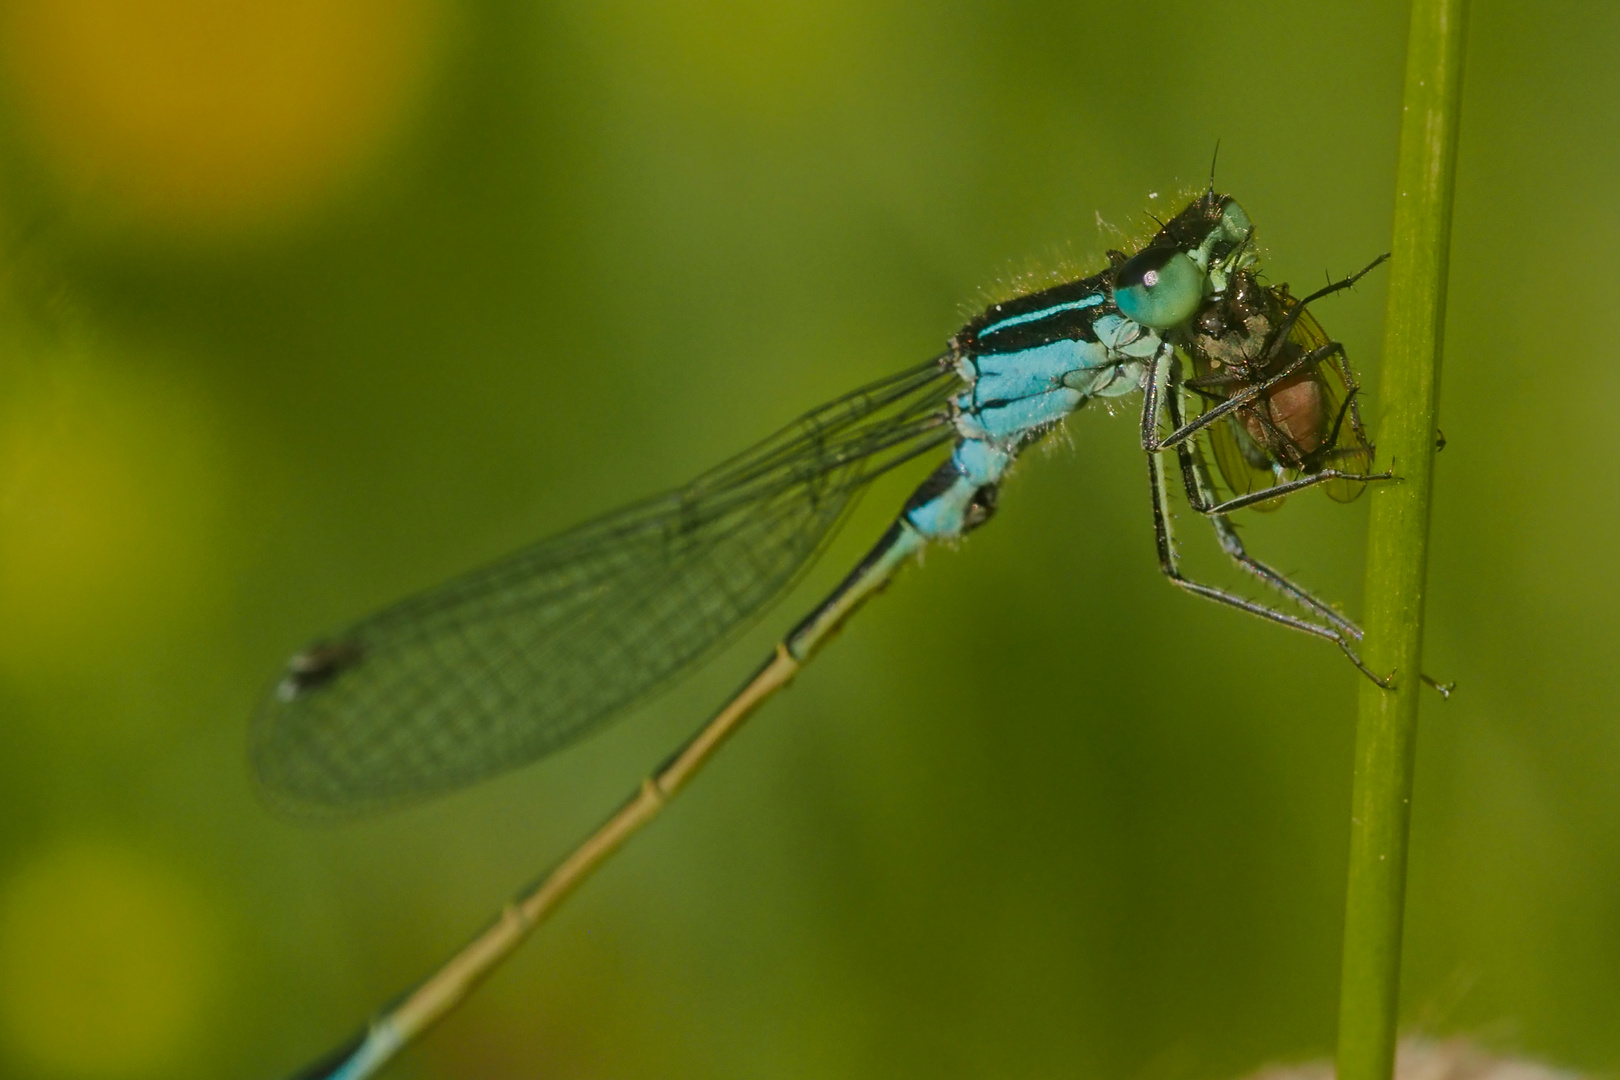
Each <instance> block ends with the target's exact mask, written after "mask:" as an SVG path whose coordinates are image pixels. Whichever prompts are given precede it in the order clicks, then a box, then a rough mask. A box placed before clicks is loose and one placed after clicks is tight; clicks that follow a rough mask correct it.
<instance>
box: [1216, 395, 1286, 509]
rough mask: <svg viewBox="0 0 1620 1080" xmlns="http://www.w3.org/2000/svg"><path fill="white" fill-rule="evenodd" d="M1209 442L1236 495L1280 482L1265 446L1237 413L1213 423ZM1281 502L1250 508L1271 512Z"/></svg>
mask: <svg viewBox="0 0 1620 1080" xmlns="http://www.w3.org/2000/svg"><path fill="white" fill-rule="evenodd" d="M1212 404H1213V403H1212ZM1209 441H1210V445H1211V448H1212V449H1213V450H1214V451H1215V465H1216V467H1217V468H1218V469H1220V472H1221V479H1222V480H1225V481H1226V486H1227V487H1228V488H1230V489H1231V491H1232V495H1233V496H1234V497H1236V496H1239V495H1247V494H1249V493H1250V492H1253V491H1264V490H1265V489H1266V488H1268V487H1271V486H1272V485H1274V484H1276V483H1277V474H1276V473H1275V472H1273V471H1272V469H1271V465H1270V458H1269V457H1268V456H1267V455H1266V451H1265V449H1264V448H1263V447H1261V446H1260V444H1259V443H1257V442H1255V441H1254V439H1253V438H1251V437H1250V435H1249V433H1248V432H1247V431H1246V430H1244V428H1243V421H1242V420H1239V419H1238V418H1237V416H1235V415H1234V416H1228V417H1227V418H1226V419H1224V420H1217V421H1216V422H1215V423H1213V424H1211V425H1210V432H1209ZM1281 505H1282V500H1281V499H1267V500H1266V501H1264V502H1259V503H1255V504H1253V505H1252V506H1250V507H1249V509H1250V510H1260V511H1264V512H1270V511H1272V510H1275V509H1277V508H1278V507H1279V506H1281Z"/></svg>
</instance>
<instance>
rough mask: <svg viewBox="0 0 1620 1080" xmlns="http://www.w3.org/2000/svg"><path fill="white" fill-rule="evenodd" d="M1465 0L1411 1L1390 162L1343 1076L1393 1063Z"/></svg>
mask: <svg viewBox="0 0 1620 1080" xmlns="http://www.w3.org/2000/svg"><path fill="white" fill-rule="evenodd" d="M1466 21H1467V0H1414V2H1413V4H1412V20H1411V28H1410V33H1409V38H1408V43H1407V56H1406V87H1405V92H1404V95H1403V106H1402V117H1401V141H1400V158H1399V162H1398V165H1397V169H1396V187H1395V235H1394V242H1393V244H1392V246H1391V249H1390V250H1391V252H1392V254H1393V256H1394V257H1393V258H1392V260H1391V263H1390V266H1391V269H1390V283H1389V307H1388V311H1387V314H1386V318H1385V327H1384V363H1383V376H1382V379H1381V380H1380V397H1381V401H1382V404H1383V410H1382V413H1383V415H1382V417H1381V419H1380V422H1379V425H1378V427H1377V428H1376V429H1375V430H1376V433H1377V436H1378V449H1379V455H1380V457H1382V458H1383V460H1384V461H1386V462H1387V463H1388V464H1389V466H1390V468H1392V469H1393V470H1394V471H1395V473H1396V475H1398V476H1400V477H1401V478H1402V482H1401V483H1397V484H1386V485H1383V486H1381V487H1378V488H1376V489H1375V490H1374V491H1373V492H1372V498H1373V506H1372V520H1371V525H1370V527H1369V542H1368V551H1367V579H1366V590H1365V597H1366V631H1367V636H1366V643H1365V649H1364V652H1363V656H1364V658H1365V659H1366V661H1367V664H1368V665H1369V666H1370V667H1372V669H1373V670H1375V671H1378V672H1389V673H1392V675H1393V684H1392V688H1391V689H1388V690H1383V689H1379V688H1378V687H1377V686H1374V685H1372V684H1371V683H1365V682H1364V683H1363V684H1362V688H1361V702H1360V712H1359V717H1358V720H1357V725H1356V752H1355V781H1354V790H1353V793H1352V796H1351V829H1350V873H1349V882H1348V888H1347V892H1346V897H1345V925H1344V966H1343V970H1342V975H1341V983H1340V996H1339V1048H1338V1076H1339V1080H1389V1078H1390V1076H1391V1073H1392V1071H1393V1068H1394V1058H1395V1039H1396V1022H1397V1006H1398V998H1399V989H1400V969H1401V919H1402V914H1403V908H1404V906H1405V900H1406V845H1407V824H1408V821H1409V820H1410V815H1411V801H1412V773H1413V758H1414V756H1415V753H1416V748H1417V714H1418V698H1419V695H1420V694H1421V693H1423V684H1422V681H1421V678H1420V672H1421V671H1422V667H1421V664H1422V638H1423V598H1424V576H1425V569H1426V564H1427V559H1428V543H1429V492H1430V487H1431V480H1432V465H1433V459H1434V444H1435V437H1436V426H1435V404H1436V400H1437V396H1438V391H1439V381H1440V380H1439V373H1440V351H1441V337H1442V330H1443V326H1444V321H1445V306H1446V305H1445V300H1446V262H1447V257H1448V252H1449V249H1450V240H1451V202H1452V186H1453V177H1454V174H1455V171H1456V169H1455V166H1456V160H1457V129H1458V120H1459V117H1460V114H1461V108H1460V105H1461V97H1462V69H1463V49H1464V36H1465V27H1466Z"/></svg>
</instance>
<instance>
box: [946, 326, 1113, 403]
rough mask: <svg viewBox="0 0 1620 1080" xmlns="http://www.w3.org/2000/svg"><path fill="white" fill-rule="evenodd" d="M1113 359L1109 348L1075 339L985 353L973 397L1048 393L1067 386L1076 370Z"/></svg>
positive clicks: (988, 398)
mask: <svg viewBox="0 0 1620 1080" xmlns="http://www.w3.org/2000/svg"><path fill="white" fill-rule="evenodd" d="M1111 362H1112V361H1110V359H1109V357H1108V350H1107V349H1105V348H1103V347H1102V346H1101V345H1099V344H1097V343H1096V342H1093V341H1075V340H1072V339H1067V340H1063V341H1054V342H1052V343H1051V344H1049V345H1037V346H1035V347H1034V348H1033V349H1022V350H1020V351H1019V352H1015V353H994V354H990V355H986V356H981V357H979V377H978V379H977V380H976V381H975V382H974V384H973V398H974V401H975V402H980V403H982V402H986V401H1011V400H1015V399H1017V398H1026V397H1030V396H1032V395H1034V394H1044V393H1046V392H1047V391H1048V390H1055V389H1057V388H1058V387H1060V386H1063V385H1065V379H1066V377H1067V376H1069V375H1072V374H1073V373H1074V372H1076V371H1085V370H1088V369H1092V368H1101V367H1107V366H1108V365H1109V364H1110V363H1111Z"/></svg>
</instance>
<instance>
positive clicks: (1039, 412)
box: [957, 387, 1086, 445]
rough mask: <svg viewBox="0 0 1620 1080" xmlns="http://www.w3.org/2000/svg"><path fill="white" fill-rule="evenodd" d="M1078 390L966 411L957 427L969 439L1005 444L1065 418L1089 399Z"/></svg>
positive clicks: (1015, 441)
mask: <svg viewBox="0 0 1620 1080" xmlns="http://www.w3.org/2000/svg"><path fill="white" fill-rule="evenodd" d="M1085 400H1086V398H1085V395H1084V394H1082V393H1080V391H1078V390H1070V389H1068V388H1066V387H1065V388H1063V389H1059V390H1049V391H1047V392H1046V393H1044V394H1033V395H1031V396H1029V397H1026V398H1020V399H1018V400H1017V401H1009V402H1007V403H1006V404H1005V405H998V406H996V407H995V408H991V409H987V408H984V407H982V406H981V407H980V408H978V409H975V410H973V411H972V412H971V413H964V414H963V415H962V416H961V417H960V418H959V419H958V421H957V429H958V430H959V431H961V432H962V433H963V434H964V435H966V436H968V437H969V438H985V439H991V440H993V441H995V442H998V443H1002V444H1004V445H1010V444H1013V443H1017V442H1018V441H1020V437H1021V436H1023V435H1025V434H1028V433H1030V432H1034V431H1039V430H1040V429H1041V428H1045V427H1050V426H1051V425H1052V424H1055V423H1057V422H1058V421H1059V420H1062V419H1063V418H1064V417H1065V416H1068V415H1069V414H1070V413H1072V412H1074V410H1076V409H1078V408H1079V407H1080V403H1081V402H1083V401H1085Z"/></svg>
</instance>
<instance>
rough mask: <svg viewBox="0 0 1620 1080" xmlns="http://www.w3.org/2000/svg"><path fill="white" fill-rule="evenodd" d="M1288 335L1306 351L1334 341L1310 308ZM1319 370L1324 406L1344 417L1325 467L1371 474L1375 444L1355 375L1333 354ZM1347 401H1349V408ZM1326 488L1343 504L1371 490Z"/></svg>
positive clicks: (1345, 484) (1336, 483)
mask: <svg viewBox="0 0 1620 1080" xmlns="http://www.w3.org/2000/svg"><path fill="white" fill-rule="evenodd" d="M1288 336H1289V338H1290V339H1291V340H1292V341H1293V342H1294V343H1295V344H1296V345H1298V346H1299V347H1300V348H1301V349H1303V350H1305V351H1306V352H1310V351H1312V350H1314V349H1320V348H1322V347H1323V346H1324V345H1327V344H1328V343H1329V342H1330V341H1331V340H1332V339H1331V338H1329V337H1328V336H1327V331H1325V330H1323V329H1322V324H1321V323H1319V322H1317V321H1316V317H1315V316H1314V315H1312V314H1311V313H1310V310H1309V309H1307V310H1305V311H1302V312H1300V313H1299V319H1298V321H1296V322H1295V323H1294V329H1293V330H1292V331H1291V332H1290V333H1289V335H1288ZM1316 370H1317V377H1318V378H1319V379H1320V380H1321V383H1322V390H1323V405H1324V408H1325V411H1326V413H1327V415H1328V416H1330V417H1333V418H1338V417H1339V416H1341V415H1342V416H1343V418H1344V419H1343V421H1342V423H1340V425H1339V437H1338V440H1337V442H1336V444H1335V446H1334V449H1333V452H1332V453H1331V454H1330V455H1329V456H1328V458H1327V461H1326V462H1325V467H1327V468H1330V469H1339V470H1341V471H1343V472H1351V473H1369V472H1371V471H1372V457H1373V452H1372V445H1371V444H1370V443H1368V441H1367V432H1366V429H1365V428H1363V427H1362V425H1361V411H1360V409H1358V408H1357V406H1356V402H1355V401H1354V400H1353V399H1350V396H1349V395H1350V390H1349V388H1350V386H1351V381H1350V380H1351V375H1350V369H1349V364H1348V361H1346V360H1345V358H1344V357H1343V356H1342V355H1333V356H1330V357H1328V358H1327V359H1326V360H1324V361H1323V362H1321V363H1320V364H1318V365H1317V369H1316ZM1346 401H1349V407H1348V408H1346V405H1345V403H1346ZM1322 486H1323V487H1324V488H1326V489H1327V493H1328V496H1329V497H1330V498H1332V499H1333V500H1334V501H1335V502H1342V503H1347V502H1354V501H1355V500H1356V499H1357V498H1359V497H1360V495H1361V493H1362V492H1363V491H1364V490H1366V488H1367V485H1366V483H1365V482H1364V481H1359V480H1329V481H1327V482H1326V483H1324V484H1323V485H1322Z"/></svg>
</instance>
